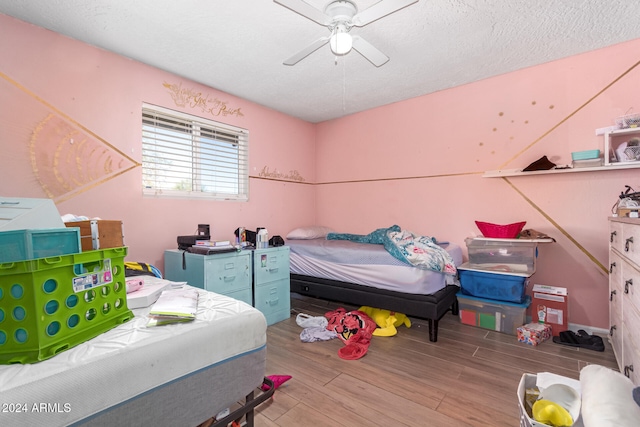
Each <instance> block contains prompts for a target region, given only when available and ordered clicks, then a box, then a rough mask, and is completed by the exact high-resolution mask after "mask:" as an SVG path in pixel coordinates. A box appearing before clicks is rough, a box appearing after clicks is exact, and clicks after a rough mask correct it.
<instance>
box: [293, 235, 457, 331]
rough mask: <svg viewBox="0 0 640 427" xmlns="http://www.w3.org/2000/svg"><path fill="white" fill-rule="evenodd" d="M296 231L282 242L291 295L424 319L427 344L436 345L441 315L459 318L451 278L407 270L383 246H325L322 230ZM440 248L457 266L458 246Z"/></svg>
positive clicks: (335, 243)
mask: <svg viewBox="0 0 640 427" xmlns="http://www.w3.org/2000/svg"><path fill="white" fill-rule="evenodd" d="M297 230H298V232H297V233H294V232H292V233H289V235H288V236H287V241H286V244H287V245H288V246H290V249H291V254H290V276H291V292H295V293H298V294H301V295H306V296H311V297H316V298H321V299H327V300H333V301H338V302H342V303H345V304H353V305H356V306H363V305H365V306H371V307H376V308H383V309H387V310H391V311H397V312H400V313H404V314H406V315H408V316H414V317H418V318H422V319H426V320H428V322H429V340H430V341H432V342H436V341H437V339H438V321H439V320H440V319H441V318H442V317H443V316H444V315H445V313H447V312H449V311H451V312H452V313H453V314H455V315H457V314H458V301H457V298H456V294H457V292H458V291H459V286H458V284H457V282H456V280H455V275H452V274H445V273H442V272H437V271H431V270H425V269H420V268H416V267H414V266H411V265H409V264H407V263H406V262H403V261H401V260H400V259H397V258H395V257H394V256H392V255H391V254H390V253H389V252H388V251H387V250H386V249H385V248H384V246H383V245H379V244H369V243H359V242H354V241H348V240H327V238H326V235H327V233H326V230H323V228H320V231H317V230H316V232H310V231H309V230H307V229H305V230H306V232H301V231H300V230H299V229H297ZM294 231H296V230H294ZM291 237H293V238H291ZM441 246H442V247H443V248H444V249H445V250H446V252H447V253H448V254H449V255H450V256H451V258H452V259H453V262H454V264H455V265H456V266H458V265H461V264H462V261H463V260H462V249H461V247H460V246H459V245H456V244H453V243H448V244H445V243H441Z"/></svg>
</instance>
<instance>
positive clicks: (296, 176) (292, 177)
mask: <svg viewBox="0 0 640 427" xmlns="http://www.w3.org/2000/svg"><path fill="white" fill-rule="evenodd" d="M258 176H259V177H262V178H273V179H279V180H285V181H296V182H305V179H304V178H303V177H302V176H301V175H300V172H298V171H297V170H291V171H289V173H283V172H280V171H278V169H274V170H273V171H272V170H269V167H268V166H265V167H263V168H262V170H261V171H260V173H259V174H258Z"/></svg>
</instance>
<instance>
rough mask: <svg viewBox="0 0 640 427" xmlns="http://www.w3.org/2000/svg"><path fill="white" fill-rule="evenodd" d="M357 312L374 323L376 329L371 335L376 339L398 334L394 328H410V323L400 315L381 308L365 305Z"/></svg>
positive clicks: (404, 316)
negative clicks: (403, 326)
mask: <svg viewBox="0 0 640 427" xmlns="http://www.w3.org/2000/svg"><path fill="white" fill-rule="evenodd" d="M358 310H359V311H362V312H363V313H365V314H366V315H367V316H369V317H370V318H371V319H373V321H374V322H376V325H378V327H377V328H376V330H375V331H373V335H374V336H376V337H391V336H394V335H395V334H397V333H398V330H397V329H396V327H398V326H401V325H405V326H406V327H407V328H410V327H411V321H410V320H409V318H408V317H407V316H406V315H404V314H402V313H398V312H395V311H389V310H384V309H382V308H373V307H367V306H366V305H363V306H362V307H360V308H359V309H358Z"/></svg>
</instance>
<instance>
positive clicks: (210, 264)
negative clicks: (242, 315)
mask: <svg viewBox="0 0 640 427" xmlns="http://www.w3.org/2000/svg"><path fill="white" fill-rule="evenodd" d="M217 256H218V255H211V256H207V257H206V260H205V261H204V262H205V280H204V288H205V289H206V290H207V291H211V292H217V293H219V294H224V295H227V294H229V293H230V292H236V291H239V290H243V289H249V290H250V289H251V270H250V265H249V258H248V256H236V257H229V258H226V257H225V258H216V257H217Z"/></svg>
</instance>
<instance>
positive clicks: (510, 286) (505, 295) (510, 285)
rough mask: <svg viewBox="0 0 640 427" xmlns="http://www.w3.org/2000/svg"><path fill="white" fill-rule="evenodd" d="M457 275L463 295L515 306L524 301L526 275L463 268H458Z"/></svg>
mask: <svg viewBox="0 0 640 427" xmlns="http://www.w3.org/2000/svg"><path fill="white" fill-rule="evenodd" d="M458 274H459V277H460V290H461V292H462V294H464V295H470V296H474V297H480V298H488V299H491V300H497V301H506V302H512V303H517V304H519V303H522V302H523V301H524V299H525V291H526V289H527V283H528V276H527V275H524V274H507V273H493V272H485V271H478V270H465V269H464V268H463V267H460V268H458Z"/></svg>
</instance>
